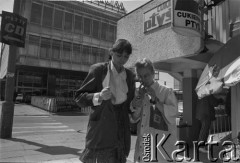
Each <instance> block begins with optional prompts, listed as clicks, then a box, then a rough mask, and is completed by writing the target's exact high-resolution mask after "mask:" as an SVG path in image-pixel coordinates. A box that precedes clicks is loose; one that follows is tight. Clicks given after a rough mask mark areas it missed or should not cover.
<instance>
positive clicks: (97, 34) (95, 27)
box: [92, 20, 99, 38]
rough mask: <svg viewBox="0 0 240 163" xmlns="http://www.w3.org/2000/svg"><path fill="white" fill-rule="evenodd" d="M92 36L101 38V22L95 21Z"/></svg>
mask: <svg viewBox="0 0 240 163" xmlns="http://www.w3.org/2000/svg"><path fill="white" fill-rule="evenodd" d="M92 36H93V37H95V38H99V21H96V20H93V30H92Z"/></svg>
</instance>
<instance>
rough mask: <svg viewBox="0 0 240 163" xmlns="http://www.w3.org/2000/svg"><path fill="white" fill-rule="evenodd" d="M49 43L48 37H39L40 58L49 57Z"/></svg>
mask: <svg viewBox="0 0 240 163" xmlns="http://www.w3.org/2000/svg"><path fill="white" fill-rule="evenodd" d="M50 51H51V43H50V39H49V38H42V39H41V49H40V57H41V58H50V54H51V52H50Z"/></svg>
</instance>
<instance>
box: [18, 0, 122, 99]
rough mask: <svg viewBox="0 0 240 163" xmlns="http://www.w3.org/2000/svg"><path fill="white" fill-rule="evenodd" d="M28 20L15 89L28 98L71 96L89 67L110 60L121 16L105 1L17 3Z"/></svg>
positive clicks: (21, 0)
mask: <svg viewBox="0 0 240 163" xmlns="http://www.w3.org/2000/svg"><path fill="white" fill-rule="evenodd" d="M15 5H17V6H19V14H20V15H21V16H23V17H25V18H27V19H28V24H27V32H26V42H25V48H18V52H17V60H16V77H15V79H16V85H15V89H16V90H15V91H16V92H18V93H22V94H24V95H25V96H27V100H28V101H29V100H30V98H31V96H33V95H37V96H55V97H72V96H73V95H74V90H76V89H77V88H79V86H80V85H81V83H82V81H83V79H84V78H85V77H86V75H87V72H88V70H89V67H90V65H92V64H94V63H97V62H103V61H107V60H108V55H109V54H108V50H109V48H110V47H111V46H112V44H113V42H114V41H115V40H116V28H117V21H118V20H119V19H120V18H121V17H122V16H123V15H124V14H125V9H124V7H123V6H120V5H119V4H118V3H117V5H116V4H111V3H107V2H105V1H98V2H97V1H94V2H89V1H87V2H84V1H83V2H80V1H47V0H19V1H18V0H17V1H15Z"/></svg>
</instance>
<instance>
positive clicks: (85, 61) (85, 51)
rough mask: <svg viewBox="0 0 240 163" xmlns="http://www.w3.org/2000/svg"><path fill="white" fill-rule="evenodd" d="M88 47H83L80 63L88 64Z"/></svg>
mask: <svg viewBox="0 0 240 163" xmlns="http://www.w3.org/2000/svg"><path fill="white" fill-rule="evenodd" d="M90 48H91V47H90V46H87V45H83V58H82V62H83V63H86V64H89V63H90V55H91V54H90Z"/></svg>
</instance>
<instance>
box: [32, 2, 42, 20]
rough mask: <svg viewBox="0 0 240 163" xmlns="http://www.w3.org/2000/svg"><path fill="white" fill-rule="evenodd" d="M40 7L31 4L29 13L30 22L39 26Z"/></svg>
mask: <svg viewBox="0 0 240 163" xmlns="http://www.w3.org/2000/svg"><path fill="white" fill-rule="evenodd" d="M41 17H42V5H40V4H36V3H33V4H32V11H31V22H32V23H37V24H41Z"/></svg>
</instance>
